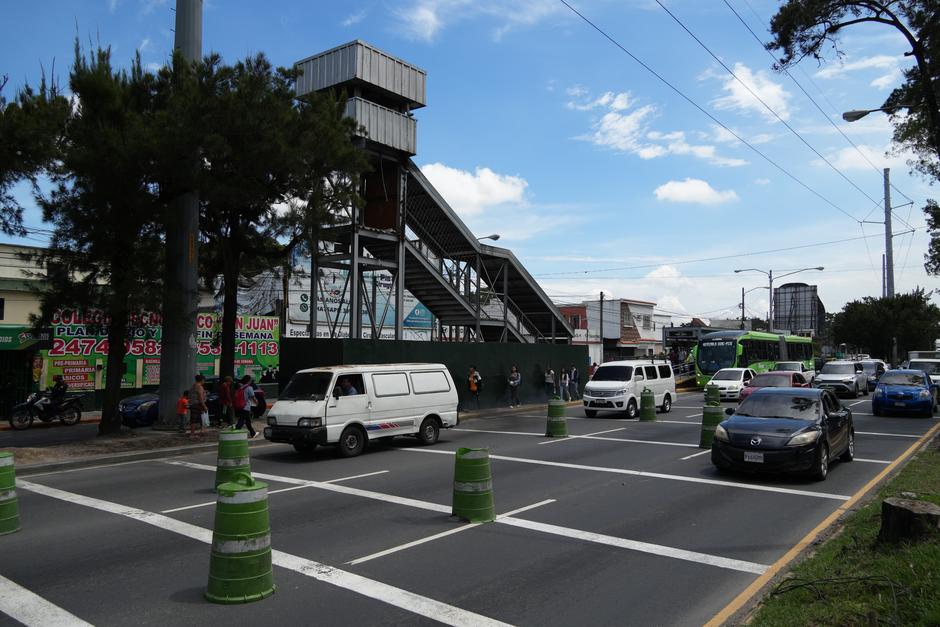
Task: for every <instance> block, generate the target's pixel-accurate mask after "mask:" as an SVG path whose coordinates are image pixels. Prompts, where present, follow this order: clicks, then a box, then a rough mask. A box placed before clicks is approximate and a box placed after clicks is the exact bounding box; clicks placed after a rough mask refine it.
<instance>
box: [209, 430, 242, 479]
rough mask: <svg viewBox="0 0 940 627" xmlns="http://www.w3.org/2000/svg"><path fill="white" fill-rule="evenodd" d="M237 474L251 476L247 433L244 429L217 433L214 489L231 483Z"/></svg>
mask: <svg viewBox="0 0 940 627" xmlns="http://www.w3.org/2000/svg"><path fill="white" fill-rule="evenodd" d="M239 473H246V474H251V461H250V459H249V458H248V432H247V431H245V430H244V429H225V430H223V431H219V457H218V462H217V464H216V468H215V487H216V489H218V487H219V485H221V484H223V483H228V482H229V481H232V480H233V479H234V478H235V477H236V476H237V475H238V474H239Z"/></svg>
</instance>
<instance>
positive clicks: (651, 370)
mask: <svg viewBox="0 0 940 627" xmlns="http://www.w3.org/2000/svg"><path fill="white" fill-rule="evenodd" d="M643 374H644V375H645V376H646V385H645V387H648V388H649V389H650V390H652V391H653V396H655V398H656V404H657V405H662V404H663V385H662V382H661V381H660V380H659V373H657V372H656V366H643ZM642 392H643V387H642V386H641V387H640V389H639V390H637V395H639V394H640V393H642Z"/></svg>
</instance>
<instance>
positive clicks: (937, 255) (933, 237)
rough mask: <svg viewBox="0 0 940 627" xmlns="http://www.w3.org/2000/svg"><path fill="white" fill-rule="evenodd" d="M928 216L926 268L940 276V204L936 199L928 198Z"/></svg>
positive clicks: (925, 211)
mask: <svg viewBox="0 0 940 627" xmlns="http://www.w3.org/2000/svg"><path fill="white" fill-rule="evenodd" d="M924 215H926V217H927V232H928V233H929V234H930V244H929V245H928V247H927V253H926V254H925V255H924V269H925V270H927V274H932V275H934V276H940V206H938V205H937V201H936V200H928V201H927V206H926V207H924Z"/></svg>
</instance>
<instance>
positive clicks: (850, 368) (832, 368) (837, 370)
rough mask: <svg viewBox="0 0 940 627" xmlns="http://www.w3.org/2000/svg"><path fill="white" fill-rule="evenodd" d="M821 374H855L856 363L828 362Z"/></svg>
mask: <svg viewBox="0 0 940 627" xmlns="http://www.w3.org/2000/svg"><path fill="white" fill-rule="evenodd" d="M819 374H855V365H854V364H826V365H825V366H823V367H822V370H820V371H819Z"/></svg>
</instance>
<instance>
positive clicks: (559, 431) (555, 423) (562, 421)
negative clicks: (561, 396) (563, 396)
mask: <svg viewBox="0 0 940 627" xmlns="http://www.w3.org/2000/svg"><path fill="white" fill-rule="evenodd" d="M565 404H566V403H565V401H563V400H557V399H551V400H550V401H548V422H547V423H546V425H545V435H546V437H549V438H567V437H568V417H567V416H566V415H565Z"/></svg>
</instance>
